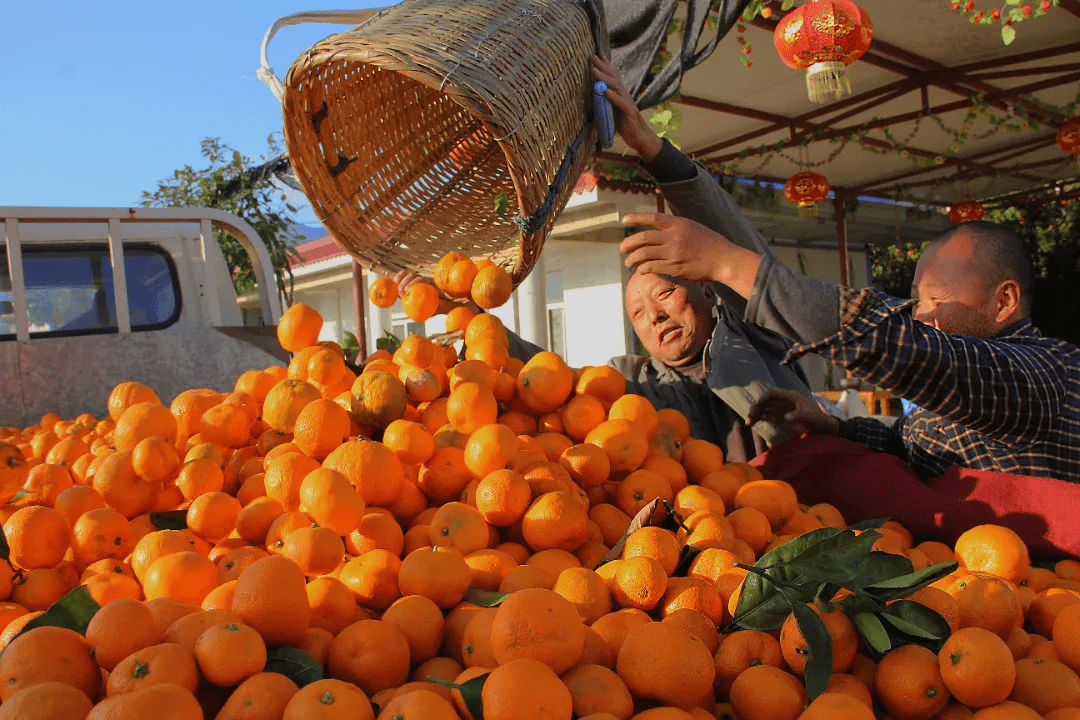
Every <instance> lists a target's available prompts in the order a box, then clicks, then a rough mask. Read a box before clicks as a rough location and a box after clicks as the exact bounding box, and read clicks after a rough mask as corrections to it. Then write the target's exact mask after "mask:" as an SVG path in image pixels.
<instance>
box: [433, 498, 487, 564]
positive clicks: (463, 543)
mask: <svg viewBox="0 0 1080 720" xmlns="http://www.w3.org/2000/svg"><path fill="white" fill-rule="evenodd" d="M429 528H430V529H429V531H428V532H429V536H430V539H431V544H432V545H437V546H439V547H448V548H454V549H456V550H457V551H458V552H460V553H461V554H462V555H463V556H464V555H468V554H469V553H473V552H476V551H477V550H480V549H482V548H486V547H487V546H488V540H489V538H490V535H489V532H488V524H487V523H486V522H485V521H484V517H483V515H481V514H480V511H479V510H477V509H476V508H473V507H469V506H468V505H465V504H464V503H459V502H450V503H446V504H445V505H442V506H441V507H439V509H438V510H436V511H435V514H434V516H433V517H432V518H431V523H430V525H429Z"/></svg>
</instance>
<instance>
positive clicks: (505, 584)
mask: <svg viewBox="0 0 1080 720" xmlns="http://www.w3.org/2000/svg"><path fill="white" fill-rule="evenodd" d="M554 586H555V578H553V577H552V576H551V573H549V572H548V571H547V570H544V569H543V568H540V567H536V566H535V565H519V566H518V567H516V568H514V569H513V570H511V571H510V572H508V573H507V574H506V577H504V578H503V579H502V581H501V582H500V583H499V587H498V591H499V592H503V593H510V592H515V591H517V590H523V589H524V588H543V589H545V590H550V589H551V588H552V587H554Z"/></svg>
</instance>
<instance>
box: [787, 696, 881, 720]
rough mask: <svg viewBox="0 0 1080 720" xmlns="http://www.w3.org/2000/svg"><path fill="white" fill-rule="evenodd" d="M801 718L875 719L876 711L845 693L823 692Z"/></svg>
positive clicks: (806, 719)
mask: <svg viewBox="0 0 1080 720" xmlns="http://www.w3.org/2000/svg"><path fill="white" fill-rule="evenodd" d="M799 718H801V720H873V718H874V712H873V710H871V709H870V708H869V707H867V706H866V704H865V703H863V702H861V701H860V700H858V699H856V698H853V697H851V696H850V695H845V694H843V693H822V694H821V695H819V696H818V697H817V699H815V700H814V701H813V702H812V703H810V704H809V705H808V706H807V707H806V710H805V711H804V712H803V714H802V715H800V716H799Z"/></svg>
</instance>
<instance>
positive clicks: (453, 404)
mask: <svg viewBox="0 0 1080 720" xmlns="http://www.w3.org/2000/svg"><path fill="white" fill-rule="evenodd" d="M446 417H447V420H448V421H449V423H450V425H451V426H452V427H453V428H454V429H455V430H457V431H458V432H462V433H465V434H467V435H469V434H472V433H473V432H475V431H477V430H479V429H480V428H481V427H483V426H485V425H490V424H492V423H494V422H496V421H497V420H498V417H499V406H498V403H497V402H496V401H495V396H494V395H492V393H491V390H489V389H488V388H486V387H483V386H481V385H478V384H477V383H474V382H463V383H461V384H460V385H458V386H457V387H456V388H454V389H453V390H452V391H451V392H450V398H449V399H448V400H447V402H446Z"/></svg>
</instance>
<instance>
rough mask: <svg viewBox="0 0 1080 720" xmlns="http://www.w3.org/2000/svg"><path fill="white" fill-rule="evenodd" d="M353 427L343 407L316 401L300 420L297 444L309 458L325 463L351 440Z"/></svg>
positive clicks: (326, 401) (294, 431)
mask: <svg viewBox="0 0 1080 720" xmlns="http://www.w3.org/2000/svg"><path fill="white" fill-rule="evenodd" d="M335 357H336V356H335ZM350 427H351V421H350V419H349V414H348V413H347V412H345V410H343V409H342V408H341V406H340V405H338V404H337V403H335V402H334V401H333V400H321V399H320V400H314V401H312V402H310V403H308V404H307V405H306V406H304V409H303V410H301V411H300V414H299V415H297V416H296V423H295V424H294V425H293V436H294V437H293V442H295V443H296V446H297V447H299V448H300V450H301V451H302V452H303V453H304V454H305V455H309V456H311V457H312V458H314V459H316V460H320V461H321V460H324V459H325V458H326V456H327V455H329V454H330V452H331V451H332V450H334V449H335V448H336V447H338V446H339V445H341V443H343V442H344V441H345V439H346V438H348V437H349V430H350Z"/></svg>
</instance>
